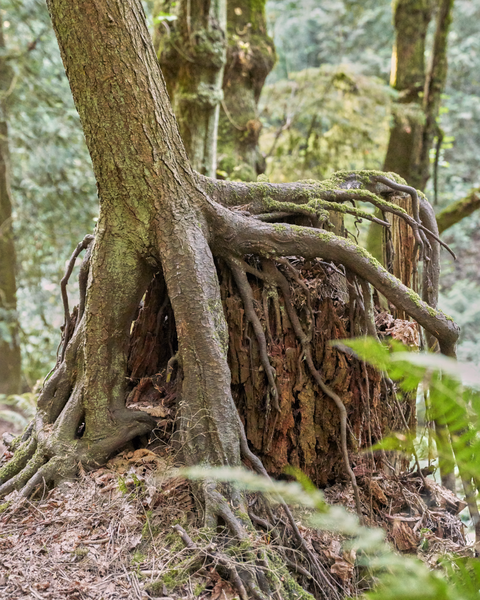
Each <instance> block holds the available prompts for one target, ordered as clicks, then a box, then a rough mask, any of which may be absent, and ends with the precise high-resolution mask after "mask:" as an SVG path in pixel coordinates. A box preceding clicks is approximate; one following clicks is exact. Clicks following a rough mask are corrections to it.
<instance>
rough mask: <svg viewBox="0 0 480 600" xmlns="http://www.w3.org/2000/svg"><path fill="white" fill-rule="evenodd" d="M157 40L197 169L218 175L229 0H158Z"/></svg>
mask: <svg viewBox="0 0 480 600" xmlns="http://www.w3.org/2000/svg"><path fill="white" fill-rule="evenodd" d="M162 13H164V14H171V15H172V16H173V17H175V20H171V21H169V20H166V19H165V20H161V21H160V23H159V25H158V26H157V27H156V35H155V45H156V48H157V52H158V57H159V60H160V63H161V66H162V69H163V73H164V76H165V80H166V84H167V88H168V92H169V95H170V99H171V102H172V105H173V108H174V111H175V114H177V115H178V125H179V128H180V134H181V136H182V139H183V141H184V144H185V148H186V151H187V154H188V157H189V158H190V161H191V163H192V165H193V167H194V169H196V170H197V171H198V172H199V173H204V174H205V175H208V176H209V177H215V173H216V167H217V157H216V147H217V133H218V119H219V114H220V103H221V101H222V99H223V91H222V83H223V72H224V67H225V60H226V45H227V33H226V29H227V23H226V20H227V15H226V0H208V1H207V2H203V1H199V0H194V1H193V0H178V1H176V2H173V1H172V0H159V1H158V2H157V3H156V5H155V9H154V15H157V17H158V16H159V15H161V14H162Z"/></svg>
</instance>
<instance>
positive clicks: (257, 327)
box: [228, 258, 280, 411]
mask: <svg viewBox="0 0 480 600" xmlns="http://www.w3.org/2000/svg"><path fill="white" fill-rule="evenodd" d="M228 264H229V266H230V268H231V270H232V273H233V276H234V278H235V283H236V284H237V287H238V291H239V292H240V296H241V297H242V300H243V303H244V306H245V316H246V318H247V320H248V322H250V323H251V324H252V327H253V330H254V332H255V336H256V338H257V341H258V347H259V351H260V360H261V363H262V366H263V368H264V370H265V374H266V376H267V379H268V383H269V386H270V395H271V397H272V400H273V406H274V407H275V410H277V411H279V410H280V406H279V404H278V388H277V382H276V379H275V378H276V373H275V369H274V368H273V367H272V365H271V364H270V359H269V358H268V351H267V340H266V339H265V333H264V331H263V327H262V324H261V323H260V319H259V318H258V316H257V313H256V312H255V308H254V306H253V295H252V290H251V288H250V285H249V283H248V279H247V276H246V273H245V270H244V269H243V268H242V267H241V266H240V264H239V262H238V261H236V260H235V259H232V258H231V259H229V260H228Z"/></svg>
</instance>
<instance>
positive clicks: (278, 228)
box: [273, 223, 287, 233]
mask: <svg viewBox="0 0 480 600" xmlns="http://www.w3.org/2000/svg"><path fill="white" fill-rule="evenodd" d="M273 228H274V229H275V231H276V232H277V233H282V232H283V231H287V226H286V225H283V224H282V223H273Z"/></svg>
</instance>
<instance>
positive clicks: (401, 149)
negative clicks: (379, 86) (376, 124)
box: [383, 0, 434, 189]
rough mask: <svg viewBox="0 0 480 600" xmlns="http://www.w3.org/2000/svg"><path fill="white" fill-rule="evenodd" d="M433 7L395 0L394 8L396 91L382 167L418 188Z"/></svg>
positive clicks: (422, 1) (430, 0)
mask: <svg viewBox="0 0 480 600" xmlns="http://www.w3.org/2000/svg"><path fill="white" fill-rule="evenodd" d="M433 7H434V0H399V1H398V2H396V3H395V8H394V10H395V14H394V22H395V47H394V49H393V57H392V73H391V79H390V81H391V84H392V86H393V87H394V89H395V90H397V91H398V92H399V94H400V95H399V99H398V108H397V109H396V111H395V113H396V114H395V117H394V123H393V127H392V129H391V132H390V141H389V145H388V149H387V155H386V158H385V164H384V165H383V168H384V170H385V171H391V172H394V173H397V174H398V175H400V177H402V178H403V179H405V181H407V182H408V183H409V184H410V185H412V186H413V187H415V188H419V189H423V186H424V182H423V179H422V177H421V175H420V172H421V167H420V155H421V145H422V140H423V131H424V126H425V115H424V112H423V93H424V89H425V79H426V74H425V73H426V69H425V43H426V37H427V31H428V26H429V24H430V20H431V18H432V12H433Z"/></svg>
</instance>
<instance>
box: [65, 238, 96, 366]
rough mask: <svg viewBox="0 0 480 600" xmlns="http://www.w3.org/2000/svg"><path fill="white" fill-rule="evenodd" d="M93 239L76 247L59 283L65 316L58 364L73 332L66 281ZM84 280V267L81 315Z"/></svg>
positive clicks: (86, 239) (81, 282)
mask: <svg viewBox="0 0 480 600" xmlns="http://www.w3.org/2000/svg"><path fill="white" fill-rule="evenodd" d="M94 239H95V238H94V236H93V235H86V236H85V237H84V238H83V240H82V241H81V242H80V243H79V244H78V245H77V247H76V248H75V250H74V251H73V254H72V256H71V257H70V260H69V261H68V265H67V269H66V271H65V275H64V276H63V278H62V281H61V282H60V289H61V290H62V300H63V310H64V315H65V322H64V325H63V345H62V354H61V357H60V362H63V359H64V358H65V352H66V349H67V345H68V342H69V340H70V337H71V336H72V333H73V331H71V327H70V320H71V319H70V309H69V308H68V294H67V284H68V280H69V279H70V275H71V274H72V271H73V267H74V266H75V262H76V260H77V257H78V255H79V254H80V252H82V251H83V250H85V249H86V248H88V247H89V246H90V244H91V243H92V242H93V240H94ZM82 266H83V265H82ZM87 268H88V267H87ZM86 278H88V273H87V277H85V267H84V269H83V270H82V272H81V277H80V298H81V299H82V297H83V302H81V303H80V305H81V313H82V314H83V310H84V308H85V293H86ZM81 316H82V315H79V319H80V318H81Z"/></svg>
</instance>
